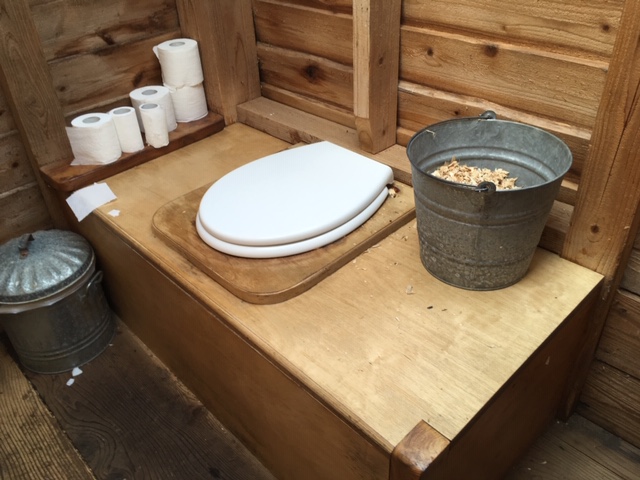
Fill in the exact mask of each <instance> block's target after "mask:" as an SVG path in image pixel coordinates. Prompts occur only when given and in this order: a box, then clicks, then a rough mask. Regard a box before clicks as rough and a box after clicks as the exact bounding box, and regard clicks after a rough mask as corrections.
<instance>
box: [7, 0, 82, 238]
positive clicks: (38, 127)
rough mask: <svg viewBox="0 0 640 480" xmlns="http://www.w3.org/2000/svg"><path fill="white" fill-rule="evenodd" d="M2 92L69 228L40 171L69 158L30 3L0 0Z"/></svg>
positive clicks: (53, 207)
mask: <svg viewBox="0 0 640 480" xmlns="http://www.w3.org/2000/svg"><path fill="white" fill-rule="evenodd" d="M0 12H2V15H0V88H1V89H2V91H3V92H4V95H5V97H6V100H7V103H8V104H9V106H10V108H11V112H12V116H13V120H14V121H15V123H16V126H17V128H18V131H19V132H20V135H21V137H22V141H23V143H24V145H25V148H26V151H27V154H28V157H29V163H30V164H31V168H32V169H33V171H34V173H35V176H36V179H37V181H38V184H39V186H40V189H41V191H42V195H43V196H44V198H45V204H46V206H47V209H48V212H49V215H50V216H51V218H52V220H53V223H54V225H56V226H59V227H64V226H65V225H67V222H66V218H65V216H64V214H63V212H62V210H61V209H60V206H59V204H58V201H57V197H56V195H55V194H54V192H52V191H51V190H49V189H47V187H46V185H45V184H44V181H43V180H42V179H41V177H40V175H39V167H40V166H41V165H46V164H48V163H51V162H56V161H61V160H65V159H70V158H71V157H72V154H71V145H70V144H69V139H68V138H67V133H66V131H65V130H64V118H63V114H62V108H61V106H60V103H59V102H58V99H57V98H56V96H55V92H54V90H53V88H52V86H51V85H52V82H51V75H50V72H49V69H48V68H47V64H46V61H45V59H44V54H43V52H42V47H41V46H40V39H39V37H38V33H37V31H36V28H35V24H34V22H33V17H32V16H31V12H30V10H29V5H28V4H27V2H26V0H0Z"/></svg>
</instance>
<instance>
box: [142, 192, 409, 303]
mask: <svg viewBox="0 0 640 480" xmlns="http://www.w3.org/2000/svg"><path fill="white" fill-rule="evenodd" d="M395 186H396V190H397V192H396V195H395V196H390V197H389V198H387V199H386V200H385V202H384V203H383V204H382V206H381V207H380V208H379V209H378V210H377V211H376V213H374V214H373V216H372V217H371V218H369V220H368V221H367V222H365V223H364V224H363V225H362V226H360V227H358V228H357V229H355V230H354V231H352V232H351V233H350V234H348V235H347V236H345V237H343V238H342V239H340V240H338V241H336V242H333V243H331V244H329V245H326V246H324V247H320V248H316V249H314V250H311V251H309V252H306V253H301V254H298V255H293V256H289V257H284V258H265V259H254V258H241V257H234V256H231V255H227V254H225V253H222V252H219V251H217V250H214V249H213V248H211V247H209V246H208V245H207V244H205V243H204V242H203V241H202V240H201V239H200V237H199V236H198V233H197V232H196V227H195V219H196V215H197V213H198V207H199V204H200V199H201V198H202V196H203V195H204V193H205V192H206V191H207V189H208V188H209V186H208V185H205V186H203V187H201V188H199V189H196V190H194V191H192V192H190V193H188V194H186V195H183V196H181V197H179V198H177V199H175V200H173V201H171V202H169V203H167V204H166V205H164V206H162V207H161V208H160V209H158V211H157V212H156V213H155V215H154V217H153V228H154V231H155V232H156V233H157V234H158V236H159V237H160V238H161V239H162V240H163V241H164V242H166V243H167V244H168V245H169V246H171V247H172V248H174V249H175V250H176V251H178V252H179V253H180V254H182V255H183V256H184V257H185V258H187V259H188V260H189V261H190V262H191V263H193V264H194V265H195V266H196V267H198V268H199V269H200V270H202V271H203V272H204V273H206V274H207V275H209V276H210V277H211V278H213V279H214V280H215V281H217V282H218V283H219V284H220V285H222V286H223V287H224V288H226V289H227V290H229V291H230V292H231V293H233V294H234V295H236V296H237V297H238V298H241V299H242V300H245V301H247V302H250V303H258V304H273V303H279V302H283V301H285V300H288V299H290V298H293V297H295V296H297V295H299V294H301V293H303V292H305V291H306V290H308V289H310V288H311V287H313V286H314V285H316V284H317V283H318V282H320V281H321V280H323V279H324V278H327V277H328V276H329V275H331V274H332V273H334V272H335V271H336V270H338V269H339V268H340V267H342V266H343V265H345V264H347V263H348V262H350V261H351V260H353V259H354V258H356V257H357V256H358V255H359V254H361V253H362V252H364V251H365V250H367V248H369V247H372V246H374V245H375V244H376V243H378V242H379V241H380V240H382V239H383V238H384V237H386V236H387V235H389V234H391V233H393V232H395V231H396V230H397V229H398V228H400V227H401V226H402V225H405V224H406V223H408V222H409V221H411V220H412V219H414V218H415V203H414V196H413V189H412V188H411V187H409V186H407V185H404V184H399V183H396V184H395ZM407 248H411V247H409V246H408V247H407Z"/></svg>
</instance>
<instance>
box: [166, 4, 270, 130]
mask: <svg viewBox="0 0 640 480" xmlns="http://www.w3.org/2000/svg"><path fill="white" fill-rule="evenodd" d="M176 6H177V8H178V17H179V19H180V28H181V30H182V34H183V35H184V36H185V37H189V38H193V39H194V40H197V41H198V44H199V47H200V57H201V61H202V69H203V71H204V79H205V80H204V88H205V93H206V96H207V103H208V105H209V110H212V111H214V112H216V113H219V114H220V115H222V116H223V117H224V119H225V123H226V124H227V125H228V124H230V123H234V122H236V121H237V119H238V112H237V109H236V107H237V106H238V105H239V104H241V103H244V102H246V101H248V100H252V99H254V98H257V97H259V96H260V77H259V73H258V53H257V48H256V38H255V32H254V29H253V14H252V10H251V0H218V1H215V2H212V1H208V0H177V1H176Z"/></svg>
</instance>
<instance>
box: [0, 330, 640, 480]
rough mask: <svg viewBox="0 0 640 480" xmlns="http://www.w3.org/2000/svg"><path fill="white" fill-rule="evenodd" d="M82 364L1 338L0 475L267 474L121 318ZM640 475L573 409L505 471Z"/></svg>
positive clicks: (517, 474) (637, 465)
mask: <svg viewBox="0 0 640 480" xmlns="http://www.w3.org/2000/svg"><path fill="white" fill-rule="evenodd" d="M82 370H83V372H82V374H80V375H78V376H76V377H75V378H74V382H73V383H72V384H71V385H67V382H68V381H69V380H70V379H71V378H72V375H71V373H64V374H59V375H39V374H34V373H31V372H28V371H25V370H23V369H21V368H20V366H19V364H18V363H17V361H16V358H15V356H14V354H13V351H12V349H11V346H10V344H9V341H8V339H7V338H6V335H4V334H2V335H0V419H2V421H1V422H0V437H1V438H2V441H1V442H0V478H1V479H7V480H8V479H11V480H27V479H29V480H30V479H38V480H39V479H44V478H46V479H65V480H67V479H93V478H95V479H105V480H107V479H108V480H118V479H142V478H161V479H165V478H167V479H168V478H175V479H200V478H202V479H212V478H213V479H230V480H245V479H246V480H249V479H251V480H262V479H264V480H267V479H271V480H273V476H272V475H271V474H270V473H269V472H268V471H267V470H266V469H265V468H264V467H263V466H262V465H261V464H260V463H259V462H258V461H257V460H256V459H255V458H254V457H253V456H252V455H251V453H250V452H248V451H247V450H246V449H245V448H244V447H243V445H242V444H241V443H240V442H239V441H238V440H237V439H236V438H235V437H234V436H233V435H232V434H231V433H230V432H228V431H227V430H225V428H224V427H223V426H222V425H221V424H220V423H219V422H218V421H217V420H216V419H215V418H214V417H213V416H212V415H211V414H210V413H209V412H208V411H207V410H206V409H205V408H204V407H203V406H202V405H201V404H200V403H199V402H198V400H197V399H196V398H194V396H193V395H192V394H191V393H190V392H189V391H188V390H187V389H186V388H185V387H184V386H183V385H182V384H180V382H178V381H177V379H176V378H175V377H174V376H173V375H172V374H171V373H170V372H169V371H168V370H167V369H166V368H165V367H164V366H163V365H162V364H161V363H160V362H159V361H158V360H157V359H156V358H155V357H154V356H153V354H152V353H151V352H150V351H149V350H148V349H147V348H146V347H145V346H144V345H143V344H142V343H141V342H140V341H139V340H138V339H137V338H136V337H135V336H134V335H133V334H132V333H131V332H130V331H129V330H128V328H127V327H126V326H124V325H123V324H122V323H119V324H118V333H117V334H116V336H115V338H114V339H113V342H112V344H111V345H110V346H109V347H108V348H107V350H105V352H103V353H102V354H101V355H100V356H99V357H98V358H96V359H95V360H93V361H91V362H90V363H88V364H87V365H85V366H83V367H82ZM637 478H640V450H639V449H637V448H635V447H633V446H631V445H629V444H627V443H625V442H623V441H621V440H619V439H618V438H617V437H615V436H613V435H611V434H609V433H607V432H605V431H603V430H602V429H600V428H598V427H597V426H595V425H594V424H592V423H590V422H588V421H587V420H585V419H584V418H582V417H580V416H577V415H576V416H574V417H572V418H571V419H570V421H569V422H568V423H562V422H557V423H555V424H553V425H551V426H550V428H549V430H548V431H547V433H546V434H545V435H544V436H543V437H542V438H541V439H540V440H539V441H538V442H537V444H536V445H534V446H533V447H532V448H531V449H530V450H529V452H528V454H527V455H526V457H525V458H524V459H522V461H521V462H520V463H519V464H518V465H517V466H516V467H515V468H514V469H513V471H512V472H511V474H510V475H509V476H508V480H525V479H538V480H547V479H548V480H556V479H586V480H590V479H593V480H596V479H597V480H603V479H604V480H606V479H629V480H631V479H637ZM332 480H333V479H332Z"/></svg>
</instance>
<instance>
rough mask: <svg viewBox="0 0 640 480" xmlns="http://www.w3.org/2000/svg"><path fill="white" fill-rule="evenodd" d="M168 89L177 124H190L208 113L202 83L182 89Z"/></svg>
mask: <svg viewBox="0 0 640 480" xmlns="http://www.w3.org/2000/svg"><path fill="white" fill-rule="evenodd" d="M168 88H169V91H170V92H171V100H173V108H174V110H175V113H176V120H177V121H178V122H181V123H182V122H192V121H193V120H198V119H200V118H203V117H205V116H206V115H207V113H209V109H208V107H207V99H206V97H205V95H204V86H203V85H202V83H200V84H198V85H194V86H187V87H182V88H172V87H168Z"/></svg>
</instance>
